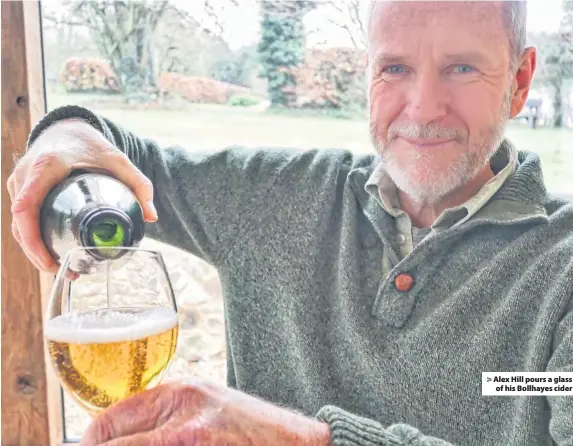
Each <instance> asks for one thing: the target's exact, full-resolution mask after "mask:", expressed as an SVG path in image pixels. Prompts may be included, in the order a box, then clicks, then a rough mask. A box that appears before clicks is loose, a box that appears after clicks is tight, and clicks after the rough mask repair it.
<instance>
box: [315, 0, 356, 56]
mask: <svg viewBox="0 0 573 446" xmlns="http://www.w3.org/2000/svg"><path fill="white" fill-rule="evenodd" d="M322 5H324V6H326V8H327V11H328V9H330V12H331V13H334V15H336V16H337V17H338V20H335V19H333V18H330V17H328V18H327V20H328V21H329V22H330V23H332V24H333V25H335V26H337V27H338V28H340V29H342V30H343V31H345V32H346V34H347V35H348V37H349V38H350V40H351V42H352V44H353V45H354V47H355V48H359V49H363V48H365V47H366V43H367V42H366V29H365V27H364V23H363V20H362V17H361V11H360V5H361V0H327V1H325V2H323V3H322Z"/></svg>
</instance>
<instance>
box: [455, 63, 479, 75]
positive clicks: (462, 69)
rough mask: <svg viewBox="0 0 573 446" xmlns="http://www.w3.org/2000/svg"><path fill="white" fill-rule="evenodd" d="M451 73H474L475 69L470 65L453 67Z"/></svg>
mask: <svg viewBox="0 0 573 446" xmlns="http://www.w3.org/2000/svg"><path fill="white" fill-rule="evenodd" d="M452 72H453V73H457V74H466V73H473V72H475V68H474V67H472V66H470V65H455V66H454V67H452Z"/></svg>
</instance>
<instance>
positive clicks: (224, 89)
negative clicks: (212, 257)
mask: <svg viewBox="0 0 573 446" xmlns="http://www.w3.org/2000/svg"><path fill="white" fill-rule="evenodd" d="M549 3H550V4H551V6H546V5H545V4H544V6H543V8H544V9H543V12H542V13H539V14H536V13H535V12H534V11H530V14H529V17H530V29H531V30H532V32H531V34H530V35H529V40H530V41H531V42H532V43H535V44H537V45H538V46H539V49H540V51H544V50H547V51H549V49H550V48H551V47H552V45H554V44H555V41H556V39H557V40H558V38H559V36H558V33H559V23H560V20H561V18H562V17H563V16H564V11H563V10H561V9H560V8H561V6H560V5H561V3H562V2H560V1H558V0H553V1H552V2H549ZM549 3H548V4H549ZM273 4H274V6H273ZM364 5H365V2H361V1H360V0H344V1H342V0H341V1H336V2H318V4H314V3H313V2H306V3H305V2H302V3H300V5H298V4H297V3H291V5H290V6H289V5H288V2H286V3H285V5H282V4H281V3H280V2H276V1H275V2H272V1H270V0H263V1H255V0H219V1H216V0H211V1H205V2H183V1H175V0H169V1H167V2H153V3H144V2H106V3H100V2H83V1H82V2H68V1H65V0H53V1H50V2H46V3H44V4H43V5H42V16H43V17H42V19H43V20H42V23H43V30H42V31H43V45H44V48H43V51H44V61H45V78H46V85H45V88H46V98H47V108H48V110H52V109H54V108H56V107H59V106H62V105H66V104H77V105H83V106H86V107H89V108H90V109H92V110H93V111H95V112H96V113H98V114H100V115H102V116H105V117H107V118H109V119H111V120H113V121H115V122H116V123H118V124H120V125H121V126H123V127H124V128H126V129H128V130H130V131H132V132H134V133H136V134H137V135H139V136H143V137H149V138H153V139H155V140H156V141H158V142H159V143H160V144H162V145H165V146H167V145H172V144H177V145H180V146H183V147H185V148H187V149H188V150H190V151H193V150H199V149H201V150H203V149H206V148H213V149H214V150H217V149H222V148H224V147H226V146H229V145H232V144H240V145H246V146H290V147H299V148H301V149H304V148H311V147H313V148H317V147H318V148H328V147H337V148H346V149H349V150H353V151H355V152H356V153H372V151H373V148H372V144H371V141H370V136H369V134H368V125H367V118H366V108H367V104H366V95H365V73H364V55H365V52H364V48H365V40H364V37H363V35H364V34H363V31H364V23H365V20H364ZM261 8H262V9H261ZM277 8H279V9H280V8H283V9H282V10H278V9H277ZM531 8H532V9H535V8H539V6H536V5H535V4H532V5H531ZM549 10H550V12H551V13H550V14H549V13H548V12H547V11H549ZM275 13H278V14H276V15H273V14H275ZM568 13H569V14H573V13H572V12H570V11H569V12H568ZM134 17H139V20H140V21H138V20H131V18H134ZM273 17H274V19H273ZM276 17H279V18H278V19H277V18H276ZM272 20H275V22H274V23H275V25H276V24H277V23H278V24H279V25H278V26H280V20H291V21H295V22H297V23H300V24H301V27H300V28H297V27H291V28H289V29H294V30H295V31H296V30H297V29H299V30H301V32H302V34H300V35H295V34H293V35H288V34H287V35H285V34H281V36H282V37H281V38H283V39H290V42H303V43H304V42H305V43H304V44H302V45H301V46H300V47H298V49H296V51H295V52H294V53H293V54H291V55H289V57H290V56H292V57H294V58H296V57H298V58H299V59H298V64H297V65H296V66H293V67H291V68H289V71H288V74H285V75H283V76H281V77H280V79H281V80H280V81H278V80H276V79H277V78H273V77H272V73H275V74H276V73H278V72H279V71H280V70H277V68H276V67H273V66H270V65H269V64H268V63H267V62H268V61H267V59H266V58H265V57H266V52H267V51H268V45H269V44H270V43H271V42H268V41H264V40H261V39H262V37H261V36H262V35H261V33H260V32H259V30H260V28H261V26H263V27H264V26H269V22H270V21H272ZM261 24H262V25H261ZM269 29H270V26H269ZM285 29H286V28H285ZM295 31H293V32H295ZM265 36H267V37H268V38H272V34H268V33H266V34H265ZM269 36H271V37H269ZM300 37H302V40H300V39H299V38H300ZM297 39H298V40H297ZM305 39H306V40H305ZM285 47H286V46H285ZM289 47H290V48H292V47H293V46H292V45H290V46H289ZM297 51H298V52H297ZM548 63H549V61H546V60H543V59H540V67H541V68H540V70H546V69H548V66H547V65H548ZM284 64H285V65H288V62H287V61H285V62H284ZM265 70H266V73H267V75H266V77H265V75H262V76H261V73H264V72H265ZM273 70H274V71H273ZM540 72H541V71H540ZM269 73H270V74H269ZM542 74H543V73H542ZM542 74H540V75H539V76H538V77H536V80H535V84H534V88H533V90H532V92H531V94H530V99H531V100H530V101H529V102H528V104H527V105H526V107H525V108H524V110H523V112H522V113H521V114H520V115H519V116H518V117H517V118H516V119H515V120H514V121H513V122H511V123H510V124H509V126H508V129H507V135H508V137H509V138H510V139H511V140H512V141H513V142H514V143H515V144H516V145H517V147H518V148H519V149H521V150H530V151H533V152H536V153H538V154H539V156H540V158H541V162H542V165H543V169H544V171H545V181H546V182H547V186H548V188H549V189H550V190H551V191H552V192H555V193H557V194H571V191H573V175H571V173H572V172H573V156H572V155H573V154H572V152H571V151H572V148H573V130H572V129H571V127H573V83H572V82H571V80H564V81H563V84H562V85H563V88H562V94H561V96H562V97H561V100H562V108H561V109H560V110H558V109H556V108H555V106H554V104H556V103H557V102H558V101H556V100H555V90H554V88H553V86H552V84H551V83H550V82H549V81H548V80H547V77H544V76H543V75H542ZM269 78H270V79H271V82H269V80H268V79H269ZM277 84H278V86H277ZM272 104H273V105H278V106H277V107H271V105H272ZM534 116H535V117H536V119H535V127H536V128H533V127H534V119H533V117H534ZM559 116H560V118H559ZM557 119H561V121H562V128H554V123H555V121H556V120H557ZM145 245H146V246H148V247H154V248H155V247H158V248H160V249H162V250H165V251H168V252H169V255H168V256H166V259H167V266H168V270H169V273H170V275H171V278H172V280H173V283H174V287H175V292H176V297H177V299H178V302H179V305H180V309H181V313H182V326H181V332H180V341H179V346H178V350H177V353H176V358H175V360H174V362H173V364H172V366H171V368H170V370H169V373H168V377H178V376H186V375H195V376H201V377H203V378H205V379H211V380H215V381H216V382H218V383H220V384H224V383H225V373H226V369H225V366H226V357H225V354H226V353H225V337H224V318H223V302H222V296H221V289H220V284H219V281H218V276H217V271H216V270H215V269H213V268H212V267H211V266H209V265H208V264H206V263H205V262H203V261H202V260H200V259H198V258H196V257H193V256H191V255H189V254H187V253H185V252H182V251H180V250H178V249H177V248H174V247H169V246H165V245H160V244H158V242H156V241H153V240H145ZM64 413H65V435H66V437H67V439H69V440H73V439H77V438H78V437H79V436H80V435H81V433H82V432H83V430H84V429H85V427H86V425H87V423H89V421H90V419H89V417H88V416H87V415H86V414H85V413H84V412H83V411H82V410H81V409H79V408H78V407H77V406H76V405H75V404H74V402H73V401H72V400H70V399H69V398H68V397H67V396H64Z"/></svg>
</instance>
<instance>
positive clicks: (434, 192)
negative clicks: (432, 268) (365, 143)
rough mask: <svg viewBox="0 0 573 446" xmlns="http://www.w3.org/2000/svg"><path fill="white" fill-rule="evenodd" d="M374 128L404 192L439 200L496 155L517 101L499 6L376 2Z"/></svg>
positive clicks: (385, 162)
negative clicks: (514, 103)
mask: <svg viewBox="0 0 573 446" xmlns="http://www.w3.org/2000/svg"><path fill="white" fill-rule="evenodd" d="M368 58H369V81H370V84H369V95H370V98H369V99H370V127H371V136H372V141H373V143H374V145H375V147H376V148H377V149H378V151H379V153H380V155H381V157H382V163H383V166H385V169H386V171H387V172H388V174H389V175H390V177H391V178H392V180H393V181H394V182H395V183H396V185H397V186H398V188H399V189H400V190H402V191H404V192H406V193H408V195H410V196H411V197H412V198H414V199H415V200H417V201H419V202H424V203H433V202H436V201H438V200H439V199H440V198H442V197H443V196H445V195H447V194H448V193H449V192H452V191H453V190H455V189H458V188H459V187H461V186H463V185H464V184H465V183H466V182H467V181H469V180H470V179H472V178H474V177H475V176H476V175H477V174H478V173H479V172H480V171H481V170H482V169H484V167H485V166H487V163H488V160H489V158H490V157H491V155H492V154H493V153H494V152H495V150H496V149H497V147H498V146H499V143H500V142H501V139H502V137H503V132H504V129H505V125H506V122H507V120H508V118H509V113H510V109H511V101H512V92H511V86H512V79H511V78H510V52H509V41H508V38H507V34H506V31H505V28H504V26H503V23H502V15H501V4H499V3H497V2H495V3H494V2H475V3H474V2H471V3H470V2H377V5H376V6H375V7H374V10H373V15H372V20H371V26H370V47H369V55H368Z"/></svg>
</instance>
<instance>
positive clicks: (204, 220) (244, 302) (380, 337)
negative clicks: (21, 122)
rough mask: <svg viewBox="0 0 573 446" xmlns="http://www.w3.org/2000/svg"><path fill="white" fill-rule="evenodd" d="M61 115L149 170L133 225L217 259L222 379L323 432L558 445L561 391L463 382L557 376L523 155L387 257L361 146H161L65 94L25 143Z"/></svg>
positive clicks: (542, 194) (572, 360) (337, 438)
mask: <svg viewBox="0 0 573 446" xmlns="http://www.w3.org/2000/svg"><path fill="white" fill-rule="evenodd" d="M68 117H79V118H84V119H86V120H88V121H89V122H90V123H91V124H92V125H93V126H94V127H95V128H97V129H98V130H99V131H101V132H102V133H103V134H104V135H105V136H106V137H107V138H108V139H109V140H110V141H111V142H112V143H113V144H115V145H116V146H117V147H118V148H119V149H120V150H122V151H123V152H125V153H126V154H127V155H128V156H129V158H130V159H131V160H132V161H133V162H134V163H135V164H136V165H137V166H138V167H139V169H141V170H142V171H143V172H144V173H145V175H147V177H149V178H150V179H151V181H152V182H153V184H154V187H155V206H156V207H157V210H158V214H159V220H158V222H157V223H156V224H153V225H149V226H148V227H147V231H148V235H149V236H151V237H153V238H156V239H158V240H161V241H163V242H166V243H169V244H172V245H175V246H178V247H180V248H182V249H184V250H187V251H189V252H191V253H193V254H195V255H197V256H199V257H201V258H203V259H205V260H206V261H208V262H210V263H211V264H213V265H215V266H216V268H217V269H218V271H219V274H220V278H221V282H222V287H223V292H224V299H225V317H226V334H227V345H228V356H227V357H228V381H229V385H230V386H232V387H235V388H237V389H240V390H242V391H244V392H247V393H249V394H252V395H256V396H259V397H262V398H264V399H266V400H268V401H271V402H274V403H276V404H280V405H283V406H287V407H290V408H292V409H294V410H297V411H299V412H302V413H305V414H307V415H308V416H311V417H317V418H319V419H321V420H325V421H326V422H328V423H329V424H330V426H331V430H332V436H333V444H334V445H356V446H382V445H450V444H455V445H470V446H473V445H476V446H478V445H479V446H482V445H483V446H498V445H499V446H502V445H503V446H507V445H511V446H545V445H547V446H548V445H554V444H557V445H560V446H565V445H569V446H571V445H573V396H549V397H545V396H505V397H503V396H495V397H494V396H482V394H481V386H482V376H481V373H482V372H507V371H532V372H533V371H536V372H540V371H554V372H558V371H568V372H572V371H573V299H572V296H573V206H572V205H571V204H570V203H567V202H565V201H563V200H558V199H555V198H552V197H551V196H549V195H548V193H547V192H546V190H545V187H544V183H543V178H542V173H541V167H540V162H539V158H538V157H537V156H536V155H535V154H532V153H526V152H519V154H518V166H517V170H516V172H515V173H514V174H513V175H512V176H511V177H510V178H509V179H508V180H507V181H506V182H505V184H504V185H503V187H502V188H501V190H500V191H498V192H497V193H496V194H495V195H494V197H493V198H492V199H491V200H490V201H489V202H488V203H487V204H486V205H485V206H484V208H482V209H481V210H480V211H479V212H478V213H477V214H476V215H475V216H474V217H472V218H471V219H470V220H469V221H468V222H466V223H464V224H462V225H460V226H457V227H454V228H451V229H447V230H444V231H441V232H439V233H437V234H431V235H429V236H428V237H426V238H425V239H424V240H423V241H422V242H421V243H420V244H419V245H418V246H417V247H416V248H415V249H414V251H413V252H412V253H410V254H409V255H407V256H406V258H404V259H402V260H400V259H399V256H398V254H397V252H398V249H399V248H398V245H397V241H396V238H397V237H396V229H395V225H394V224H393V217H391V216H390V215H389V214H388V213H386V212H385V211H384V210H383V209H382V207H381V206H380V204H379V203H377V201H376V200H375V199H374V198H373V197H372V196H371V195H369V194H368V193H367V192H366V190H365V183H366V181H367V179H368V178H369V177H370V175H371V173H372V171H373V170H374V167H375V166H376V163H378V162H379V160H378V158H376V157H375V156H374V155H372V156H363V155H361V156H358V155H355V154H352V153H351V152H348V151H344V150H310V151H299V150H290V149H273V148H264V149H260V150H248V149H245V148H240V147H232V148H228V149H226V150H222V151H218V152H210V153H192V152H188V151H185V150H184V149H183V148H178V147H169V148H163V149H162V148H160V147H158V145H157V144H155V143H154V142H153V141H150V140H146V139H142V138H139V137H137V136H136V135H134V134H132V133H129V132H127V131H125V130H123V129H121V128H120V127H119V126H117V125H116V124H114V123H113V122H110V121H109V120H107V119H104V118H103V117H100V116H96V115H95V114H93V113H91V112H90V111H88V110H86V109H84V108H80V107H75V106H68V107H63V108H60V109H57V110H54V111H52V112H51V113H49V114H48V115H47V116H46V117H45V118H44V119H43V120H42V121H41V122H40V123H39V124H38V125H37V127H36V128H35V129H34V130H33V131H32V134H31V135H30V141H33V140H34V138H35V137H37V135H38V134H39V133H40V132H41V131H42V130H43V129H45V128H46V127H47V126H48V125H50V124H51V123H53V122H54V121H56V120H59V119H63V118H68ZM384 246H387V247H388V248H389V250H390V255H391V256H393V258H394V259H395V262H393V263H394V264H395V266H394V267H393V269H392V270H391V271H390V273H389V274H388V275H387V276H382V272H381V259H382V253H383V247H384ZM401 273H407V274H409V275H411V277H413V278H414V285H413V287H412V288H411V289H410V290H409V291H407V292H404V291H399V290H398V289H397V287H396V285H395V278H396V276H397V275H399V274H401Z"/></svg>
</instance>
